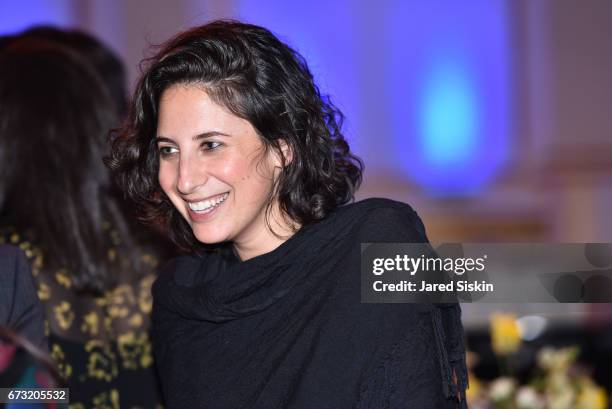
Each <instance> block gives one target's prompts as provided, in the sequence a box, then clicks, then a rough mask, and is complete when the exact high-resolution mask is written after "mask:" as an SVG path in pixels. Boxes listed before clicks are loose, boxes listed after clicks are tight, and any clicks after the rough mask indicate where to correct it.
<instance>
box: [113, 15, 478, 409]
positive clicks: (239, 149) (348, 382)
mask: <svg viewBox="0 0 612 409" xmlns="http://www.w3.org/2000/svg"><path fill="white" fill-rule="evenodd" d="M341 124H342V114H341V113H340V112H339V111H338V110H337V109H336V108H335V107H334V105H333V104H332V103H331V102H330V101H329V99H328V98H326V97H323V96H322V95H321V94H320V93H319V90H318V88H317V87H316V86H315V84H314V82H313V78H312V75H311V74H310V71H309V70H308V67H307V65H306V63H305V62H304V60H303V59H302V57H301V56H300V55H299V54H297V53H296V52H295V51H293V50H292V49H291V48H289V47H288V46H287V45H286V44H283V43H282V42H280V41H279V40H278V39H277V38H276V37H275V36H274V35H273V34H272V33H270V32H269V31H268V30H266V29H264V28H261V27H257V26H253V25H249V24H243V23H239V22H232V21H216V22H212V23H209V24H207V25H204V26H201V27H196V28H193V29H191V30H189V31H186V32H184V33H182V34H179V35H178V36H177V37H175V38H173V39H171V40H170V41H169V42H168V43H167V44H166V45H165V46H164V47H163V48H162V49H161V50H160V51H159V52H158V54H157V55H156V56H154V57H153V58H152V59H151V60H150V61H149V66H148V68H147V69H146V70H145V72H144V74H143V77H142V78H141V80H140V83H139V85H138V87H137V89H136V93H135V96H134V100H133V102H132V111H131V117H130V120H129V122H128V124H127V125H126V126H125V127H124V128H123V129H121V130H120V131H119V133H118V134H117V135H116V136H115V139H114V141H113V145H112V151H111V155H110V157H109V158H107V163H108V165H109V166H110V167H111V168H112V169H113V170H114V171H115V173H116V175H117V180H118V181H119V184H120V185H121V186H122V187H123V189H124V191H125V192H126V193H127V194H128V196H130V197H131V198H132V199H133V200H134V201H135V202H136V204H137V206H138V208H139V209H141V213H142V215H141V217H142V219H143V220H144V221H146V222H149V223H153V224H156V225H158V226H160V227H161V228H163V229H165V231H167V232H168V234H169V235H170V236H171V237H172V238H173V239H174V241H175V242H176V243H177V244H178V245H179V246H181V247H183V248H184V249H186V250H188V251H189V254H188V255H186V256H183V257H179V258H177V259H175V260H173V261H172V262H171V263H169V264H168V265H167V266H166V267H165V268H164V269H163V271H162V272H161V274H160V276H159V277H158V279H157V281H156V283H155V285H154V287H153V297H154V306H153V338H154V350H155V357H156V365H157V368H158V372H159V376H160V380H161V385H162V389H163V393H164V397H165V399H166V404H167V406H168V407H169V408H171V409H175V408H189V409H192V408H377V409H378V408H400V407H401V408H405V407H415V408H421V409H426V408H436V409H440V408H458V407H461V408H465V399H464V392H465V388H466V387H467V375H466V369H465V351H464V348H463V342H462V327H461V320H460V309H459V306H458V305H457V304H449V305H438V306H434V305H421V304H404V305H401V304H365V303H361V302H360V297H361V287H360V284H361V283H360V243H365V242H427V237H426V235H425V228H424V227H423V224H422V223H421V220H420V219H419V217H418V216H417V215H416V213H415V212H414V211H413V210H412V209H411V208H410V206H408V205H406V204H403V203H399V202H394V201H391V200H387V199H368V200H364V201H361V202H358V203H349V202H352V201H353V196H354V192H355V189H357V187H358V186H359V183H360V181H361V172H362V164H361V162H360V160H359V159H358V158H356V157H355V156H354V155H353V154H352V153H351V151H350V149H349V146H348V144H347V142H346V140H345V138H344V136H343V134H342V132H341Z"/></svg>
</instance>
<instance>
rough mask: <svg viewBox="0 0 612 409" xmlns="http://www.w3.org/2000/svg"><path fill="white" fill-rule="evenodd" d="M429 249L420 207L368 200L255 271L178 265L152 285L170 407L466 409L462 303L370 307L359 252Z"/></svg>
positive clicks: (212, 258) (228, 262) (207, 261)
mask: <svg viewBox="0 0 612 409" xmlns="http://www.w3.org/2000/svg"><path fill="white" fill-rule="evenodd" d="M426 241H427V238H426V235H425V229H424V227H423V224H422V223H421V221H420V219H419V217H418V216H417V214H416V213H415V212H414V211H413V210H412V209H411V208H410V206H408V205H406V204H403V203H399V202H394V201H391V200H386V199H368V200H364V201H362V202H358V203H355V204H351V205H346V206H342V207H340V208H338V209H337V210H336V211H334V212H333V213H332V214H330V215H329V216H328V217H327V218H326V219H324V220H323V221H321V222H319V223H316V224H314V225H312V226H309V227H306V228H302V229H301V230H300V231H299V232H298V233H296V234H295V235H294V236H292V237H291V238H290V239H289V240H287V241H285V242H284V243H283V244H281V245H280V246H279V247H278V248H276V249H275V250H273V251H271V252H269V253H266V254H263V255H261V256H258V257H255V258H252V259H249V260H247V261H244V262H240V261H238V260H237V259H236V258H235V256H233V255H232V254H231V252H210V253H207V254H204V255H201V256H188V257H181V258H178V259H175V260H173V261H172V262H170V263H169V264H168V265H167V266H166V268H164V270H163V271H162V273H161V275H160V277H159V278H158V279H157V281H156V282H155V284H154V286H153V300H154V306H153V324H152V325H153V345H154V354H155V359H156V362H157V367H158V372H159V375H160V379H161V384H162V391H163V394H164V397H165V399H166V405H167V407H168V408H169V409H179V408H185V409H187V408H188V409H196V408H207V409H213V408H231V409H237V408H266V409H267V408H312V409H324V408H333V409H342V408H376V409H381V408H402V409H405V408H418V409H427V408H436V409H443V408H465V407H466V406H465V399H461V403H457V399H456V398H455V396H457V392H458V390H459V392H460V393H461V394H462V395H463V391H464V388H465V387H466V383H467V377H466V372H465V362H464V358H465V356H464V355H465V352H464V349H463V342H462V337H463V332H462V327H461V322H460V309H459V306H458V304H449V305H443V306H442V305H440V306H432V305H424V304H362V303H361V302H360V297H361V283H360V243H362V242H426ZM453 372H454V374H455V375H456V377H454V376H453Z"/></svg>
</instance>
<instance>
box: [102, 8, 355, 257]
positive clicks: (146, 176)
mask: <svg viewBox="0 0 612 409" xmlns="http://www.w3.org/2000/svg"><path fill="white" fill-rule="evenodd" d="M145 62H146V63H148V68H146V70H145V71H144V74H143V76H142V78H141V80H140V82H139V84H138V86H137V88H136V91H135V94H134V98H133V101H132V105H131V107H130V108H131V110H130V114H129V119H128V121H127V122H126V125H125V126H124V127H123V128H122V129H120V130H119V132H118V133H117V134H115V136H114V141H113V144H112V148H111V154H110V156H109V157H108V158H107V160H106V162H107V164H108V165H109V167H110V168H111V169H112V170H113V171H114V172H115V175H116V176H117V181H118V184H119V185H120V187H121V188H122V189H123V190H124V191H125V192H126V194H127V195H128V196H129V197H130V198H131V199H132V200H134V201H135V202H136V203H137V204H138V207H139V209H140V213H141V219H142V220H143V221H145V222H147V223H150V224H154V225H158V226H161V227H162V228H163V229H165V230H167V231H168V233H169V234H170V237H171V238H172V240H173V241H174V242H175V243H176V244H178V245H179V246H180V247H182V248H184V249H190V248H195V247H197V240H196V239H195V237H194V236H193V233H192V231H191V229H190V227H189V225H188V224H187V223H186V221H185V220H183V218H182V217H181V215H180V214H179V212H178V211H177V210H176V209H175V208H174V206H173V205H172V203H171V202H170V200H169V199H168V197H167V196H166V195H165V194H164V193H163V191H162V190H161V187H160V185H159V182H158V176H157V173H158V169H159V155H158V151H157V144H156V140H155V137H156V130H157V116H158V109H159V101H160V97H161V95H162V93H163V92H164V90H166V89H168V88H169V87H171V86H172V85H175V84H195V85H198V86H202V87H203V88H204V89H205V90H206V92H207V93H208V94H209V96H210V97H211V98H212V99H213V100H214V101H215V102H216V103H218V104H220V105H221V106H224V107H225V108H227V109H228V110H229V111H230V112H232V113H233V114H234V115H236V116H238V117H240V118H243V119H246V120H248V121H249V122H250V123H251V125H252V126H253V127H254V128H255V130H256V131H257V133H258V134H259V136H260V137H261V140H262V141H263V143H264V146H265V148H266V150H267V149H269V148H273V149H275V150H276V151H277V152H279V153H282V152H281V147H280V143H279V142H280V141H281V140H284V141H285V142H286V143H287V145H288V147H289V149H290V151H291V152H292V160H291V161H290V163H285V165H286V166H285V167H284V169H283V171H282V172H281V174H280V177H279V179H278V181H277V183H276V186H275V187H274V189H273V193H272V197H274V195H277V196H278V199H279V202H280V207H281V210H282V211H283V213H284V215H285V216H289V218H290V219H291V220H292V221H296V222H298V223H299V224H300V225H301V226H307V225H309V224H312V223H315V222H317V221H319V220H321V219H323V218H325V217H326V215H327V214H329V213H330V212H331V211H332V210H333V209H335V208H336V207H337V206H340V205H342V204H345V203H347V202H349V201H351V200H354V192H355V190H356V189H357V188H358V186H359V185H360V183H361V178H362V170H363V164H362V162H361V160H360V159H359V158H357V157H356V156H354V155H353V154H352V153H351V152H350V149H349V145H348V143H347V142H346V140H345V138H344V135H343V134H342V131H341V127H342V121H343V115H342V113H341V112H340V111H339V110H338V109H337V108H336V107H335V106H334V105H333V103H332V102H331V101H330V99H329V97H326V96H324V95H322V94H321V93H320V91H319V89H318V88H317V86H316V85H315V83H314V81H313V77H312V74H311V73H310V71H309V69H308V66H307V64H306V62H305V61H304V59H303V57H302V56H301V55H299V54H298V53H297V52H296V51H294V50H293V49H291V48H290V47H289V46H287V45H286V44H284V43H282V42H281V41H279V40H278V39H277V38H276V37H275V36H274V35H273V34H272V33H271V32H270V31H268V30H266V29H265V28H262V27H258V26H254V25H250V24H244V23H240V22H236V21H223V20H219V21H214V22H211V23H209V24H206V25H203V26H200V27H196V28H193V29H190V30H188V31H185V32H183V33H181V34H179V35H177V36H176V37H174V38H173V39H171V40H169V41H168V42H167V43H166V44H165V45H163V46H162V47H161V49H160V51H159V52H158V53H157V54H156V55H155V56H154V57H152V58H150V59H149V60H147V61H145ZM281 157H282V154H281ZM270 204H271V201H270V203H269V205H268V209H267V211H269V210H270Z"/></svg>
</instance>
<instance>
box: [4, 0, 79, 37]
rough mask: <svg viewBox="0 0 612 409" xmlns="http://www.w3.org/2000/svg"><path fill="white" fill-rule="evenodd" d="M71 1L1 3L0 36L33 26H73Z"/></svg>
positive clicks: (72, 5)
mask: <svg viewBox="0 0 612 409" xmlns="http://www.w3.org/2000/svg"><path fill="white" fill-rule="evenodd" d="M73 9H74V2H73V1H71V0H19V1H3V2H2V3H0V35H5V34H13V33H16V32H19V31H21V30H24V29H26V28H28V27H30V26H32V25H38V24H53V25H59V26H69V25H71V24H73V19H74V16H73Z"/></svg>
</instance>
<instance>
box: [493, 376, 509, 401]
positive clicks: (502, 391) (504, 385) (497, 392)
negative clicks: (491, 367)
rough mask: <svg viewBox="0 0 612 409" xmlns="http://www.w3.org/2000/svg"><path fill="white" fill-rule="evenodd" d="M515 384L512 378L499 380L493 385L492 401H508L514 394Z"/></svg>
mask: <svg viewBox="0 0 612 409" xmlns="http://www.w3.org/2000/svg"><path fill="white" fill-rule="evenodd" d="M514 382H515V381H514V379H512V378H506V377H502V378H497V379H496V380H494V381H493V383H492V384H491V389H490V391H489V396H490V397H491V399H493V401H500V400H504V399H508V398H509V397H510V395H512V392H514V388H515V384H514Z"/></svg>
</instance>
